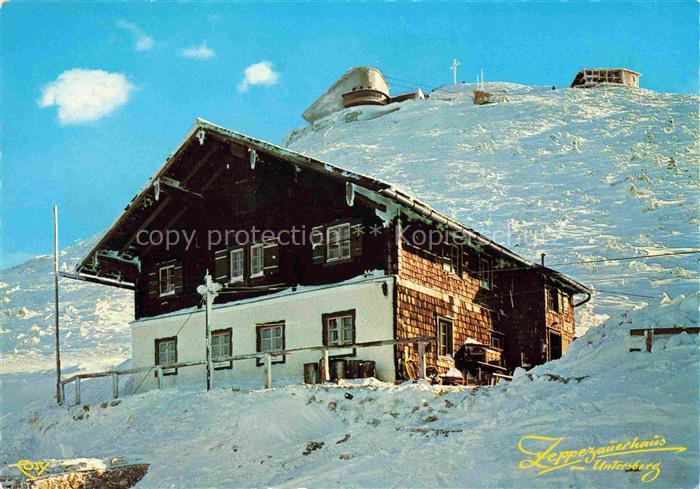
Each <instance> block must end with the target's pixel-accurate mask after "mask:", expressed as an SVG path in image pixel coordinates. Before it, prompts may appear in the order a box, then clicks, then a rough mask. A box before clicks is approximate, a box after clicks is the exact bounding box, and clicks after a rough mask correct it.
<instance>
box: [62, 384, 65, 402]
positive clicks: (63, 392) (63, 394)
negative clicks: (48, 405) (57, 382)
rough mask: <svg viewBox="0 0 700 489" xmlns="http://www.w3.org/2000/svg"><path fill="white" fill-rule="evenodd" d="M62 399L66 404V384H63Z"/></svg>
mask: <svg viewBox="0 0 700 489" xmlns="http://www.w3.org/2000/svg"><path fill="white" fill-rule="evenodd" d="M61 399H63V402H64V403H65V402H66V384H64V383H63V382H61Z"/></svg>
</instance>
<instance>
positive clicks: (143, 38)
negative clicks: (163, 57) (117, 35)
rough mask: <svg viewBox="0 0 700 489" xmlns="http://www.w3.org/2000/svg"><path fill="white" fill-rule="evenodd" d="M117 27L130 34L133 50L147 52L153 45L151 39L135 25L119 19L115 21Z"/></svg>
mask: <svg viewBox="0 0 700 489" xmlns="http://www.w3.org/2000/svg"><path fill="white" fill-rule="evenodd" d="M117 27H119V28H120V29H124V30H125V31H129V32H130V33H131V36H132V37H133V39H134V49H135V50H136V51H148V50H149V49H151V48H152V47H153V45H154V44H155V41H153V38H152V37H151V36H149V35H147V34H145V33H144V32H143V31H142V30H141V29H139V27H138V26H137V25H136V24H133V23H131V22H129V21H126V20H123V19H119V20H118V21H117Z"/></svg>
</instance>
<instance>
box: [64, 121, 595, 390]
mask: <svg viewBox="0 0 700 489" xmlns="http://www.w3.org/2000/svg"><path fill="white" fill-rule="evenodd" d="M195 129H196V128H195ZM234 136H235V137H234ZM355 186H356V187H357V188H362V189H364V192H356V191H355V190H354V189H355ZM373 192H374V193H373ZM380 194H381V196H380ZM395 194H396V192H395V191H394V190H393V189H392V188H390V187H389V186H388V184H385V183H383V182H380V181H377V180H372V179H370V178H369V177H364V176H361V175H357V174H352V173H351V172H346V171H345V170H342V169H339V168H337V167H332V166H330V165H326V164H324V163H322V162H318V161H315V160H311V159H309V158H306V157H304V156H302V155H298V154H295V153H291V152H288V151H286V150H284V149H282V148H277V147H274V146H272V145H269V144H267V143H263V142H260V141H257V140H252V139H250V138H247V137H245V136H242V135H237V134H235V133H230V132H228V131H227V130H223V129H220V128H218V126H216V127H214V129H212V127H211V126H207V131H205V130H204V129H203V128H202V129H200V130H199V131H197V132H194V130H193V132H192V133H191V135H190V137H189V138H188V140H186V142H185V143H183V145H182V146H181V147H180V148H179V149H178V150H177V151H176V153H175V154H174V155H173V156H172V157H171V158H170V159H169V160H168V161H167V162H166V165H164V167H163V169H161V170H160V172H159V173H158V174H157V175H156V176H155V177H154V179H152V180H151V182H150V185H149V187H147V188H146V189H144V190H143V191H142V192H141V193H140V194H139V195H137V196H136V197H135V198H134V200H132V202H131V203H130V204H129V206H128V207H127V209H126V211H125V213H124V214H123V215H122V216H121V217H120V218H119V219H118V221H117V223H116V224H115V225H114V226H113V228H112V229H111V230H110V231H109V233H108V234H107V235H106V236H105V237H104V238H103V239H102V240H101V241H100V243H98V245H97V246H96V247H95V248H94V249H93V250H92V252H91V254H90V255H89V256H88V257H87V258H86V259H85V260H83V262H81V264H80V265H79V267H78V271H79V272H80V273H82V274H84V275H89V276H90V277H91V280H100V277H103V278H104V279H108V280H112V281H115V280H119V281H123V280H126V281H130V282H132V283H133V284H134V288H135V304H136V318H137V319H139V318H148V317H154V316H158V315H161V314H164V313H169V312H173V311H178V310H182V309H186V308H194V307H197V306H200V307H201V301H202V297H201V295H200V294H199V293H198V292H197V287H198V286H199V285H201V284H202V283H203V282H204V276H205V274H206V273H207V272H209V273H210V274H211V275H212V276H213V277H214V279H215V280H216V281H218V282H219V283H221V284H223V285H225V286H226V289H225V291H224V293H222V294H220V295H219V296H218V298H217V303H224V302H232V301H236V300H240V299H245V298H250V297H254V296H258V295H263V294H269V293H272V292H275V291H278V290H281V289H285V288H290V287H296V286H305V285H321V284H333V283H338V282H342V281H344V280H347V279H350V278H353V277H357V276H360V275H362V274H363V273H365V272H367V271H370V270H380V271H383V272H384V273H385V274H387V275H393V276H394V277H395V279H396V286H395V297H394V314H395V317H394V325H393V328H394V336H395V337H396V338H408V337H414V336H420V335H424V336H437V337H438V342H437V344H436V345H433V346H432V348H430V349H429V350H428V352H427V355H426V358H427V365H428V367H429V368H430V369H431V370H432V371H433V372H434V373H436V374H438V373H444V372H446V371H447V370H448V369H449V368H450V367H453V366H454V361H453V358H454V357H455V355H456V354H457V353H458V352H459V350H460V348H462V346H463V345H464V344H465V343H469V344H472V345H479V347H481V348H483V351H484V352H485V356H484V358H483V362H484V363H486V364H488V365H490V367H491V369H492V371H493V372H501V373H506V372H509V371H512V369H514V368H515V367H518V366H532V365H536V364H539V363H542V362H544V361H547V360H549V359H553V358H557V357H558V356H560V355H561V353H562V352H563V351H564V350H565V349H566V347H567V346H568V344H569V343H570V342H571V341H572V340H573V337H574V314H573V308H574V303H573V295H574V294H575V293H586V292H587V289H585V287H583V286H581V285H580V284H577V283H576V282H574V281H572V280H570V279H568V278H566V277H564V276H562V275H559V274H557V273H556V272H554V271H552V270H549V269H547V268H545V267H538V266H534V265H531V264H528V263H527V262H525V261H524V260H522V259H521V258H519V257H516V256H515V255H513V254H512V253H510V252H508V251H507V250H505V249H504V248H502V247H499V246H498V245H497V244H495V243H493V242H488V240H484V239H483V237H480V238H479V242H478V243H477V244H473V243H472V242H470V241H469V240H466V241H465V240H464V236H461V237H460V236H455V232H454V231H455V228H456V226H454V225H453V226H451V227H450V226H446V225H444V223H439V222H436V220H437V219H438V218H439V219H442V220H443V221H444V217H440V215H439V214H438V213H435V212H434V211H432V210H429V211H430V212H429V213H428V215H427V216H426V215H425V214H424V215H422V216H421V215H419V214H418V210H419V209H418V208H419V207H420V205H422V204H411V206H409V207H410V208H407V207H406V204H405V201H406V197H405V196H404V195H401V196H399V197H396V195H395ZM387 195H388V196H389V197H386V196H387ZM392 196H393V197H392ZM373 197H376V198H373ZM390 198H395V199H396V200H395V201H394V202H391V205H393V206H395V207H396V208H397V209H398V211H397V212H395V213H393V214H392V213H388V212H387V208H388V205H389V199H390ZM378 215H381V216H382V218H381V219H380V218H379V217H378ZM387 216H389V218H387ZM434 216H438V217H434ZM387 221H388V222H387ZM448 224H449V223H448ZM338 225H345V226H349V227H350V229H351V231H350V233H349V234H348V235H347V243H344V246H346V248H345V251H344V252H343V253H347V256H344V257H343V258H342V259H332V257H331V256H330V254H329V251H328V248H327V246H328V240H329V233H328V231H329V228H330V227H332V226H338ZM407 225H408V229H407V228H406V226H407ZM457 227H458V226H457ZM448 228H449V231H448ZM464 229H466V228H464ZM402 231H407V232H403V233H402ZM416 231H418V232H422V233H423V234H422V235H421V236H425V235H427V234H429V233H432V232H437V231H439V233H437V234H439V235H440V236H442V239H441V240H438V241H437V242H436V241H435V240H433V241H432V242H426V241H424V240H423V241H421V240H418V239H416V234H415V232H416ZM468 231H469V232H470V233H472V236H473V235H475V233H474V232H473V231H471V230H468ZM176 237H177V238H176ZM158 238H161V240H162V241H161V242H158ZM166 238H169V239H170V242H166V241H165V239H166ZM174 240H176V241H177V242H174V243H173V241H174ZM253 248H255V250H253ZM235 250H240V251H235ZM254 251H255V253H254ZM232 253H233V254H232ZM239 264H240V265H241V266H240V267H239V266H238V265H239ZM254 270H257V273H253V271H254ZM234 272H240V277H233V276H232V274H234ZM120 283H121V282H120ZM112 284H113V283H112ZM550 298H551V299H550ZM358 327H361V325H359V326H358ZM394 353H395V366H396V377H397V378H402V377H403V378H405V377H410V376H412V373H411V372H410V371H409V370H407V368H406V366H407V365H408V364H409V363H410V362H411V361H412V362H413V363H414V364H415V363H417V362H416V360H417V356H416V355H417V351H416V349H415V345H409V346H401V347H396V348H395V352H394Z"/></svg>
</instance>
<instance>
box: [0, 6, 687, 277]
mask: <svg viewBox="0 0 700 489" xmlns="http://www.w3.org/2000/svg"><path fill="white" fill-rule="evenodd" d="M0 19H1V22H2V76H3V79H2V93H1V98H0V102H1V105H2V189H1V198H2V237H1V238H2V263H1V265H2V268H5V267H8V266H12V265H15V264H17V263H20V262H22V261H23V260H25V259H27V258H30V257H32V256H34V255H36V254H41V253H49V252H50V251H51V249H52V232H51V226H52V224H51V206H52V205H53V204H54V203H58V204H59V206H60V217H61V227H60V230H61V233H60V234H61V245H62V247H63V246H68V245H70V244H72V243H73V242H75V241H76V240H78V239H82V238H87V237H89V236H92V235H94V234H96V233H98V232H100V231H102V230H104V229H105V228H106V227H107V226H109V225H110V224H111V223H112V221H113V220H114V218H115V217H116V216H117V215H118V214H119V212H120V211H121V210H122V209H123V208H124V206H125V205H126V204H127V202H128V201H129V200H130V199H131V197H133V196H134V195H135V194H136V193H137V191H138V190H139V189H140V188H141V187H142V186H143V184H144V183H145V182H146V180H147V178H148V177H149V176H151V175H152V174H153V173H154V172H155V170H156V169H157V168H158V167H159V166H160V165H161V163H162V162H163V160H164V158H165V157H166V156H167V155H168V154H169V153H170V152H171V151H172V150H173V149H174V148H175V147H176V146H177V144H178V143H179V142H180V140H181V139H182V137H183V136H184V135H185V133H186V132H187V130H188V129H189V127H190V126H191V124H192V123H193V121H194V119H195V117H197V116H201V117H204V118H206V119H209V120H211V121H214V122H216V123H219V124H222V125H224V126H226V127H229V128H231V129H234V130H236V131H239V132H243V133H246V134H249V135H251V136H254V137H258V138H262V139H266V140H269V141H271V142H275V143H279V142H280V141H281V139H282V137H283V136H284V135H285V134H286V132H287V131H288V130H290V129H291V128H293V127H297V126H300V125H302V124H303V123H304V121H303V120H302V119H301V117H300V114H301V113H302V111H303V110H304V109H305V108H306V107H307V106H308V105H309V104H310V103H311V102H313V100H315V99H316V97H318V96H319V95H320V94H321V93H323V92H324V91H325V90H326V89H327V88H328V87H329V86H330V85H331V84H332V82H333V81H334V80H335V79H336V78H338V77H339V76H340V75H341V74H342V73H343V72H345V71H346V70H347V68H349V67H350V66H355V65H374V66H377V67H378V68H380V69H381V70H382V71H383V72H384V73H385V75H388V76H391V77H395V78H401V79H404V80H411V81H414V82H418V83H420V84H423V85H425V86H427V87H428V88H431V87H435V86H438V85H441V84H444V83H448V82H449V81H450V79H451V74H450V71H449V66H450V63H451V61H452V59H453V58H455V57H456V58H459V59H460V60H461V63H462V65H461V66H460V71H459V79H460V80H464V79H466V80H468V81H473V80H474V79H475V77H476V74H477V73H478V71H479V69H480V68H483V69H484V71H485V75H486V80H487V81H489V80H491V81H493V80H500V81H510V82H518V83H524V84H530V85H557V86H565V85H568V84H569V83H570V81H571V79H572V78H573V76H574V74H575V73H576V71H578V69H580V68H581V67H583V66H625V67H629V68H632V69H635V70H637V71H640V72H642V74H643V76H642V79H641V85H642V86H643V87H644V88H650V89H654V90H659V91H664V92H694V93H697V91H698V4H697V3H695V2H692V1H689V2H682V3H670V2H669V3H498V4H494V3H491V4H484V3H460V4H445V3H390V4H380V3H362V4H341V3H333V4H321V3H302V4H284V3H240V4H234V3H220V2H218V3H189V2H188V3H174V4H159V3H121V4H117V3H96V4H92V5H90V4H88V3H46V2H44V3H30V2H19V1H16V0H13V1H10V2H9V3H5V4H4V5H3V6H2V10H0ZM263 62H268V63H270V64H261V63H263ZM251 65H254V67H253V68H252V69H251V70H249V71H248V73H249V75H250V76H249V80H248V82H247V83H243V84H241V82H242V81H243V79H244V76H245V75H244V72H245V70H246V68H248V67H250V66H251ZM76 70H77V71H76ZM81 70H82V71H81ZM59 77H61V78H59ZM390 82H391V80H390ZM94 84H98V87H99V89H100V91H99V93H100V96H99V97H98V98H97V99H94V100H93V99H86V97H85V91H86V87H94ZM408 88H412V87H408V86H399V85H397V84H395V83H393V84H392V89H393V91H403V90H405V89H408ZM42 105H43V106H42Z"/></svg>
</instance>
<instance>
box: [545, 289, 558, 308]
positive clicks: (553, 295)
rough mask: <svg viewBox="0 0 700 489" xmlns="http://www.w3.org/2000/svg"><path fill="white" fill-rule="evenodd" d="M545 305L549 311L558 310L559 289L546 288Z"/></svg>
mask: <svg viewBox="0 0 700 489" xmlns="http://www.w3.org/2000/svg"><path fill="white" fill-rule="evenodd" d="M547 307H548V308H549V310H550V311H554V312H559V291H558V290H557V289H555V288H554V287H549V288H547Z"/></svg>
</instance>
